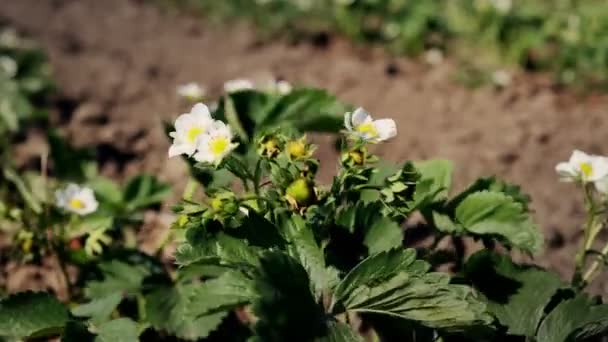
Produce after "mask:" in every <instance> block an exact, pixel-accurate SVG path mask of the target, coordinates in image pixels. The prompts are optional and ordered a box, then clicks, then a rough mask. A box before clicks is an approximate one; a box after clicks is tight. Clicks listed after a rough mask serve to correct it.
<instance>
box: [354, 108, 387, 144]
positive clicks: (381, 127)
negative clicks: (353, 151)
mask: <svg viewBox="0 0 608 342" xmlns="http://www.w3.org/2000/svg"><path fill="white" fill-rule="evenodd" d="M344 127H346V129H347V130H348V131H349V132H351V133H352V134H353V135H354V136H356V137H359V138H361V139H363V140H365V141H368V142H372V143H378V142H381V141H385V140H388V139H390V138H393V137H394V136H396V135H397V125H396V124H395V121H394V120H393V119H380V120H374V119H373V118H372V116H371V115H370V114H369V113H368V112H366V111H365V110H364V109H363V108H357V109H356V110H355V111H354V112H352V113H346V115H345V116H344Z"/></svg>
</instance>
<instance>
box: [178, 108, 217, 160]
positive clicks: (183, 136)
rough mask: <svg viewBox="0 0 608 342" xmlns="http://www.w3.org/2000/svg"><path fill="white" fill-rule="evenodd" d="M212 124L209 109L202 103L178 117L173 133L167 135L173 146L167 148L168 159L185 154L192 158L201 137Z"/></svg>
mask: <svg viewBox="0 0 608 342" xmlns="http://www.w3.org/2000/svg"><path fill="white" fill-rule="evenodd" d="M212 123H213V119H211V113H209V108H207V106H205V105H204V104H202V103H197V104H195V105H194V107H192V110H190V113H185V114H182V115H180V116H179V117H178V118H177V119H176V120H175V131H174V132H171V133H169V136H170V137H171V138H173V144H172V145H171V147H170V148H169V157H174V156H178V155H180V154H185V155H187V156H192V154H194V152H196V146H197V144H198V141H199V139H200V137H201V136H203V135H204V134H206V133H207V131H208V130H209V128H210V127H211V125H212Z"/></svg>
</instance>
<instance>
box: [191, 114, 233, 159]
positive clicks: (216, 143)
mask: <svg viewBox="0 0 608 342" xmlns="http://www.w3.org/2000/svg"><path fill="white" fill-rule="evenodd" d="M237 146H238V144H237V143H233V142H232V131H231V129H230V126H228V125H226V124H225V123H223V122H222V121H217V120H216V121H214V122H213V124H212V126H211V128H210V129H209V132H208V133H207V134H203V135H202V136H201V138H200V140H199V141H198V146H197V152H196V153H195V154H194V156H193V157H194V159H195V160H196V161H199V162H204V163H209V164H214V165H218V164H219V163H220V162H221V161H222V159H224V157H225V156H226V155H228V154H229V153H230V152H231V151H232V150H234V149H235V148H236V147H237Z"/></svg>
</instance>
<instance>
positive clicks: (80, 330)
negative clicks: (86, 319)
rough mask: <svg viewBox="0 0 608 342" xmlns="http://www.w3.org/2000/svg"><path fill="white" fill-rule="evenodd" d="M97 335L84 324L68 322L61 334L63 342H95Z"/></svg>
mask: <svg viewBox="0 0 608 342" xmlns="http://www.w3.org/2000/svg"><path fill="white" fill-rule="evenodd" d="M94 340H95V335H94V334H93V333H91V332H90V331H89V329H88V328H87V326H86V325H85V324H84V323H81V322H78V321H68V322H67V324H66V325H65V328H64V329H63V333H62V334H61V342H93V341H94Z"/></svg>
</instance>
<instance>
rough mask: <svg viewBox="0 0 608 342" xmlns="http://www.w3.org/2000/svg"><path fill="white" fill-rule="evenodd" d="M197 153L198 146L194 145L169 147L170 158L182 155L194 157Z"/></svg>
mask: <svg viewBox="0 0 608 342" xmlns="http://www.w3.org/2000/svg"><path fill="white" fill-rule="evenodd" d="M194 151H196V146H195V145H192V144H173V145H171V147H169V158H172V157H175V156H179V155H181V154H185V155H188V156H190V155H192V154H193V153H194Z"/></svg>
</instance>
